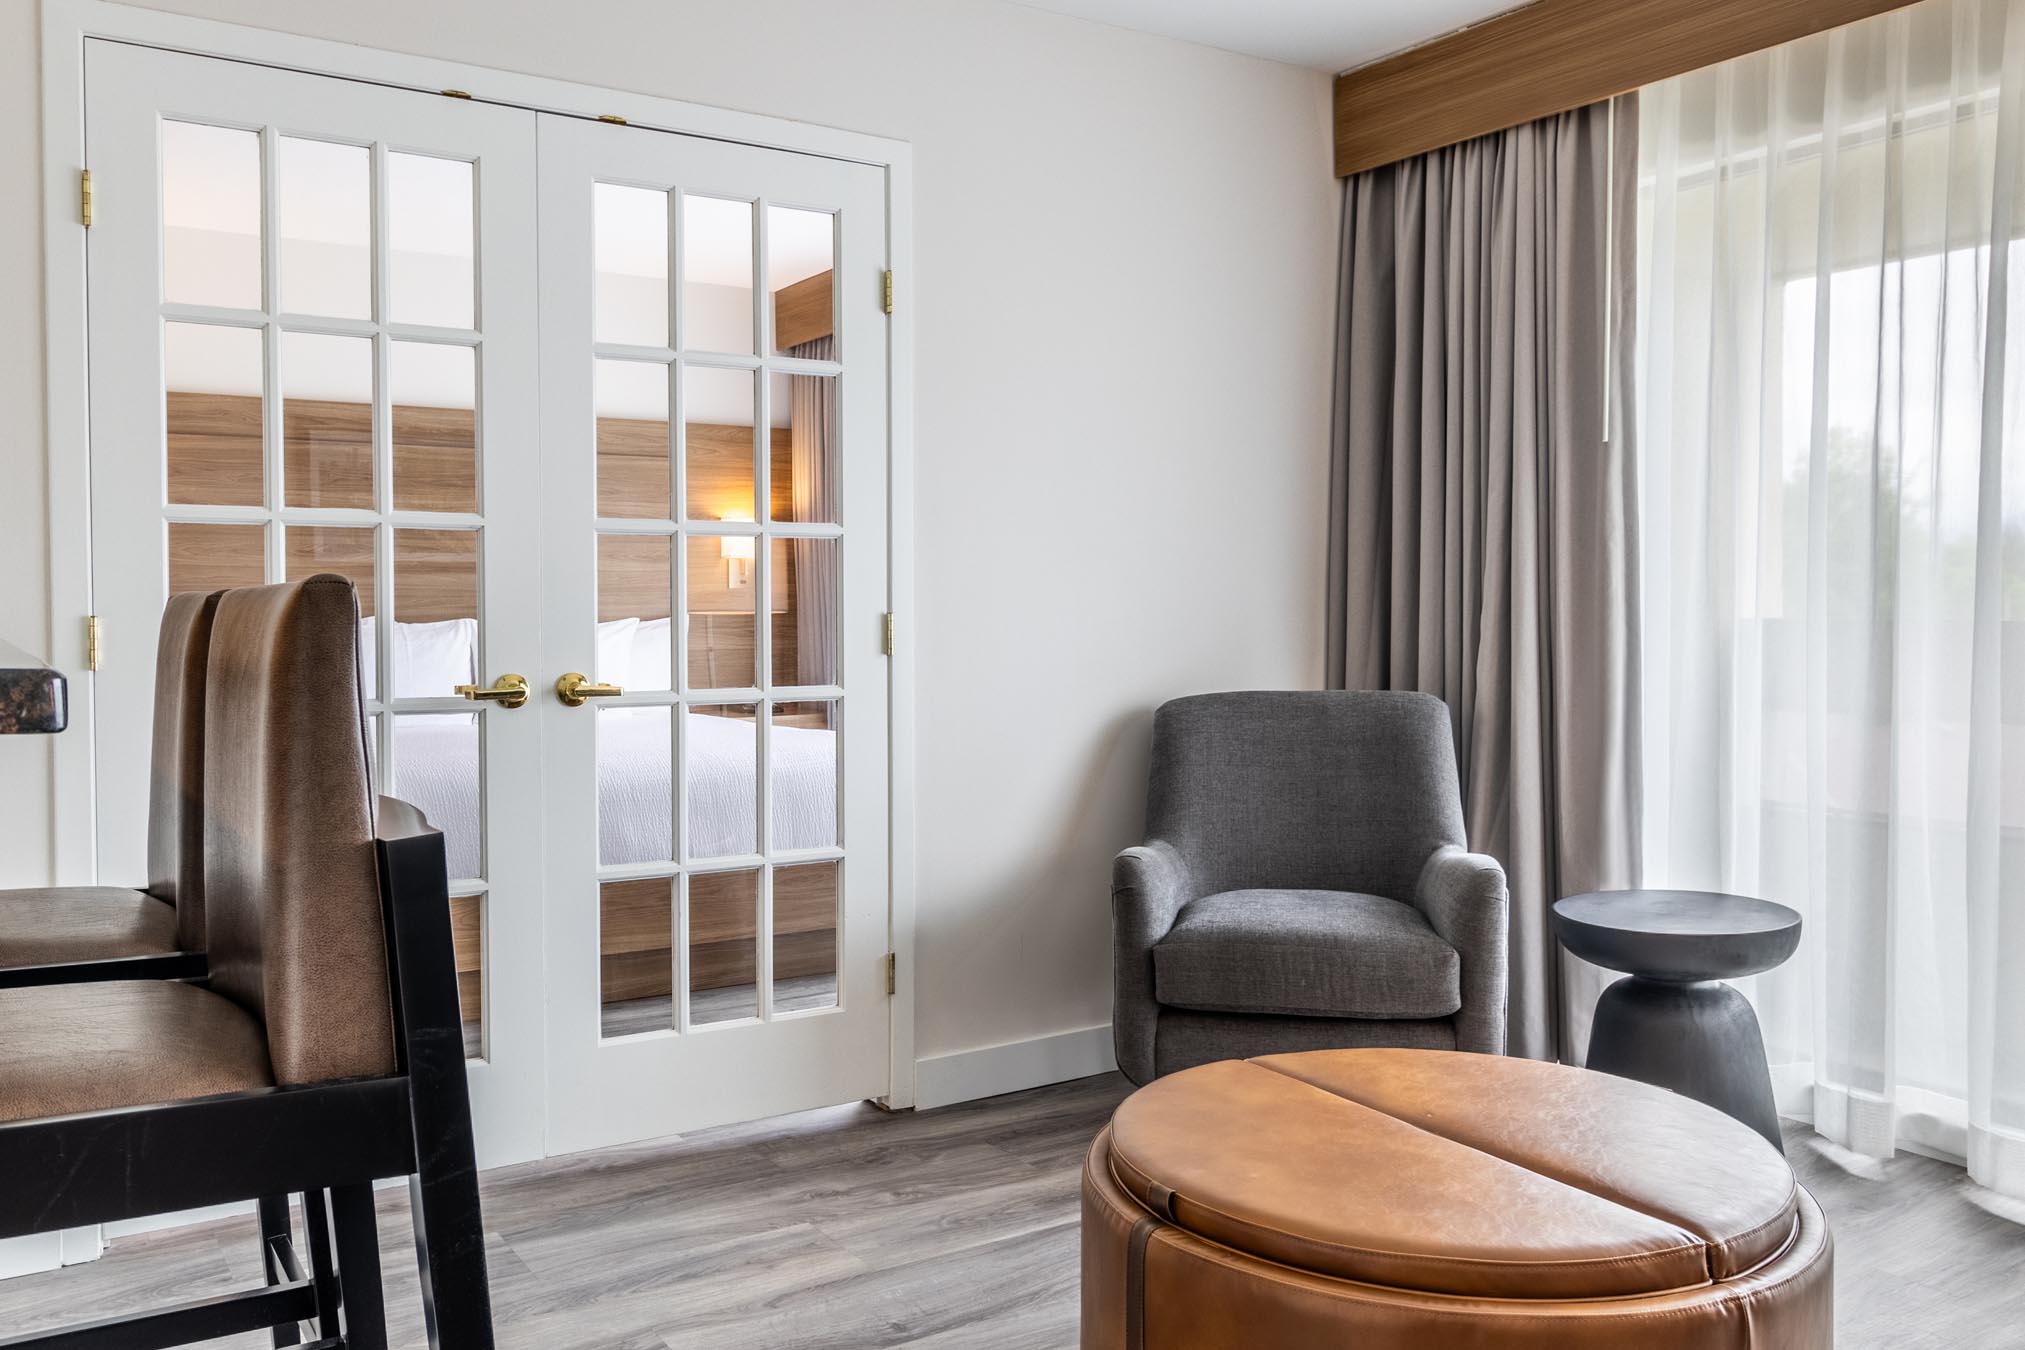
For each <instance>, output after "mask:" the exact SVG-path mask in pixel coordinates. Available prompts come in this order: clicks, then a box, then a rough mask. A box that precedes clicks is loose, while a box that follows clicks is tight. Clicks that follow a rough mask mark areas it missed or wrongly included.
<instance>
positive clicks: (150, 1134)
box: [0, 797, 493, 1350]
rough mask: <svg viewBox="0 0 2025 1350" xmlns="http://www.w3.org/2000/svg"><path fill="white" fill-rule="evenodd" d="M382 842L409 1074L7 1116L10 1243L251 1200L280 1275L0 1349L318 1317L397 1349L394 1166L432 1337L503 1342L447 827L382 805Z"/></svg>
mask: <svg viewBox="0 0 2025 1350" xmlns="http://www.w3.org/2000/svg"><path fill="white" fill-rule="evenodd" d="M374 848H375V853H376V855H377V858H378V865H379V880H380V903H381V912H382V915H383V917H384V920H385V926H386V938H387V957H388V973H389V975H390V976H391V984H392V992H393V1012H394V1036H395V1070H394V1072H393V1074H391V1075H389V1076H386V1077H382V1078H365V1079H352V1080H347V1081H343V1082H334V1083H318V1084H314V1085H312V1086H307V1087H289V1088H265V1089H261V1090H259V1091H254V1092H235V1093H228V1094H224V1095H220V1096H214V1097H199V1098H195V1099H192V1100H188V1101H178V1102H167V1103H163V1104H161V1105H157V1106H132V1107H124V1108H121V1109H118V1110H113V1111H97V1112H91V1113H87V1114H83V1115H72V1116H53V1117H48V1118H44V1119H36V1120H18V1121H10V1122H6V1123H0V1177H4V1178H5V1179H6V1180H5V1182H4V1184H0V1237H15V1236H19V1235H22V1234H28V1233H44V1232H50V1231H53V1230H57V1229H63V1228H73V1227H77V1226H80V1225H85V1224H97V1223H106V1222H110V1221H113V1220H117V1219H131V1218H139V1217H143V1216H147V1215H154V1214H166V1213H173V1212H175V1211H177V1210H184V1209H194V1208H198V1207H200V1206H205V1205H218V1204H226V1203H230V1202H234V1201H245V1200H255V1201H258V1202H259V1207H260V1217H261V1235H262V1242H263V1256H264V1259H265V1264H266V1267H267V1276H268V1280H269V1283H268V1284H267V1285H266V1286H265V1287H263V1288H259V1289H249V1290H245V1291H243V1292H237V1293H231V1294H224V1295H219V1296H216V1297H213V1298H207V1299H199V1300H196V1301H193V1302H190V1303H184V1304H179V1305H176V1306H173V1307H169V1308H162V1309H151V1310H148V1311H145V1312H139V1313H134V1314H130V1315H127V1316H122V1317H114V1318H107V1319H102V1320H100V1321H96V1322H90V1323H85V1324H81V1325H74V1326H69V1327H63V1328H58V1329H54V1330H49V1331H41V1332H33V1333H29V1334H26V1335H17V1336H11V1337H0V1350H27V1348H28V1347H34V1350H156V1348H157V1347H162V1348H166V1347H169V1346H177V1345H186V1344H189V1343H191V1342H195V1341H204V1340H210V1339H213V1338H216V1337H220V1336H229V1335H235V1334H238V1333H241V1332H246V1331H255V1330H260V1329H262V1328H272V1329H274V1334H275V1344H276V1345H293V1344H296V1343H297V1336H298V1334H299V1333H298V1332H297V1330H296V1329H297V1327H298V1326H299V1325H300V1324H301V1323H304V1322H312V1323H314V1324H315V1335H316V1337H317V1339H315V1340H313V1341H311V1342H310V1343H309V1346H310V1350H384V1347H385V1346H386V1323H385V1312H384V1307H383V1302H382V1293H381V1287H380V1269H379V1238H378V1224H377V1221H376V1219H375V1218H374V1212H373V1196H372V1184H373V1182H375V1181H378V1180H382V1179H386V1178H394V1177H407V1178H408V1184H409V1195H410V1199H411V1208H412V1212H413V1221H414V1228H415V1249H416V1255H417V1258H418V1260H419V1262H420V1265H421V1275H422V1305H423V1315H424V1319H425V1321H426V1323H427V1329H428V1336H429V1344H430V1345H431V1346H432V1347H438V1348H439V1350H491V1347H492V1344H493V1340H492V1315H491V1302H490V1296H489V1293H488V1287H487V1281H486V1270H485V1234H484V1227H483V1223H482V1220H481V1217H480V1212H479V1207H478V1168H477V1160H476V1158H475V1156H474V1154H473V1151H472V1142H471V1103H470V1098H469V1095H468V1093H467V1090H466V1085H465V1075H464V1029H463V1022H462V1018H461V1015H460V1012H459V1008H458V1000H457V977H456V966H455V963H454V959H453V956H452V952H451V945H450V900H449V881H448V876H447V873H446V870H445V860H444V850H443V836H442V833H441V832H440V831H439V830H437V829H436V828H434V827H433V826H431V825H430V824H429V823H428V821H427V820H425V819H424V818H423V816H422V814H421V812H419V811H417V810H416V809H415V808H414V807H412V806H410V805H409V804H408V803H406V802H403V801H400V800H399V799H397V798H393V797H381V798H380V799H379V815H378V829H377V831H376V839H375V845H374ZM193 960H194V962H196V963H199V969H198V971H197V974H196V976H195V978H196V982H198V983H201V982H202V968H201V963H202V962H203V957H202V956H201V955H193V954H190V953H182V954H178V955H175V956H161V957H143V958H135V959H129V960H119V961H92V962H84V963H80V964H79V965H74V966H29V967H19V968H16V969H14V970H9V971H0V985H11V986H24V985H45V984H54V983H76V982H78V981H80V980H86V979H101V980H102V979H148V978H164V979H189V978H193V976H192V974H191V973H190V972H191V963H192V961H193ZM326 1194H328V1197H329V1210H328V1212H326V1210H325V1196H326ZM290 1195H300V1196H302V1197H303V1213H304V1220H305V1224H304V1226H305V1228H306V1229H307V1230H308V1232H307V1236H308V1239H309V1245H310V1249H311V1250H310V1253H309V1256H310V1258H311V1259H310V1262H309V1264H308V1265H307V1267H305V1265H304V1264H303V1262H302V1259H301V1256H300V1255H299V1254H298V1253H297V1252H296V1250H295V1248H294V1245H293V1241H292V1238H291V1236H290V1222H289V1215H288V1209H287V1200H286V1198H285V1197H287V1196H290ZM340 1312H342V1319H340Z"/></svg>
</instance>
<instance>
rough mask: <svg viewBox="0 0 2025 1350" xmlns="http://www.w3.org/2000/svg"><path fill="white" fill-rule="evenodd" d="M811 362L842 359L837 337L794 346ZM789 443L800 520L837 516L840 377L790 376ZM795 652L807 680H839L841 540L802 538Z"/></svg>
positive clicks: (793, 350) (801, 680) (797, 575)
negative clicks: (838, 594) (838, 568)
mask: <svg viewBox="0 0 2025 1350" xmlns="http://www.w3.org/2000/svg"><path fill="white" fill-rule="evenodd" d="M789 354H790V355H792V356H801V357H806V358H808V359H809V360H811V361H834V360H836V359H837V339H836V338H835V337H834V336H831V337H819V338H811V339H810V340H809V341H807V342H804V343H800V344H799V345H797V346H795V347H793V348H791V349H790V352H789ZM788 400H789V404H788V444H789V446H790V450H791V453H792V456H793V459H792V463H793V466H794V508H795V515H794V518H795V519H796V520H821V521H834V520H836V518H837V382H836V380H835V379H833V378H830V377H828V376H819V375H790V376H789V377H788ZM794 551H795V586H796V594H795V651H796V653H797V657H796V661H797V664H798V665H799V667H800V671H799V673H798V674H797V675H796V677H795V678H796V680H797V681H798V682H799V683H801V684H835V683H836V682H837V605H838V604H839V603H840V601H839V599H838V596H837V545H836V544H835V543H834V542H833V541H828V540H816V539H797V540H795V541H794Z"/></svg>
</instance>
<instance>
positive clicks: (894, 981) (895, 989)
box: [886, 952, 900, 994]
mask: <svg viewBox="0 0 2025 1350" xmlns="http://www.w3.org/2000/svg"><path fill="white" fill-rule="evenodd" d="M886 992H887V993H889V994H897V993H899V992H900V958H899V956H898V955H896V954H895V953H893V952H887V953H886Z"/></svg>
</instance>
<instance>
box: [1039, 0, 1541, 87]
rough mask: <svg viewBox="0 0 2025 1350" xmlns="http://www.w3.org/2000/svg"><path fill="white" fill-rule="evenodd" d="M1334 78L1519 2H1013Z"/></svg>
mask: <svg viewBox="0 0 2025 1350" xmlns="http://www.w3.org/2000/svg"><path fill="white" fill-rule="evenodd" d="M1018 2H1019V3H1021V4H1025V5H1029V6H1031V7H1032V8H1034V9H1046V10H1052V11H1053V12H1055V13H1057V14H1071V15H1074V16H1076V17H1077V18H1082V19H1093V20H1095V21H1096V22H1098V23H1108V24H1111V25H1113V26H1115V27H1118V28H1133V29H1137V30H1138V31H1140V32H1142V33H1160V34H1162V35H1164V36H1167V37H1174V38H1180V39H1182V40H1183V41H1185V42H1199V43H1201V44H1203V45H1204V46H1206V47H1221V48H1223V49H1224V50H1225V51H1232V52H1243V53H1244V54H1245V55H1247V56H1263V57H1265V58H1267V59H1268V60H1272V61H1284V62H1286V63H1287V64H1288V65H1292V66H1311V67H1313V68H1314V69H1316V70H1326V71H1329V72H1331V73H1334V72H1336V71H1339V70H1348V69H1350V67H1352V66H1361V65H1363V64H1364V63H1365V62H1367V61H1375V60H1377V59H1378V58H1379V57H1381V56H1389V55H1391V54H1392V53H1393V52H1397V51H1403V50H1405V49H1406V48H1408V47H1411V46H1413V45H1415V44H1416V43H1421V42H1425V41H1427V40H1428V39H1429V38H1433V37H1440V36H1441V35H1442V34H1443V33H1447V32H1451V31H1453V30H1454V29H1457V28H1461V27H1463V26H1464V25H1465V24H1471V23H1475V22H1476V21H1477V20H1479V19H1483V18H1487V17H1489V16H1490V15H1492V14H1497V13H1501V12H1502V11H1504V10H1508V9H1514V8H1517V6H1518V4H1519V3H1521V2H1522V0H1248V3H1244V4H1233V3H1231V0H1018Z"/></svg>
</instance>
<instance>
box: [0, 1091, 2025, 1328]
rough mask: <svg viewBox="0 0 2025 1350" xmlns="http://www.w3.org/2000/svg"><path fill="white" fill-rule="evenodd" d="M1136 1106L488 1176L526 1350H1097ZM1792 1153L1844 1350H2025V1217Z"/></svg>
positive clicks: (1007, 1103) (1997, 1205)
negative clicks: (1086, 1278) (1114, 1151)
mask: <svg viewBox="0 0 2025 1350" xmlns="http://www.w3.org/2000/svg"><path fill="white" fill-rule="evenodd" d="M1126 1091H1127V1085H1126V1083H1125V1082H1124V1080H1123V1079H1121V1078H1119V1077H1117V1076H1115V1075H1112V1076H1107V1077H1102V1078H1091V1079H1085V1080H1083V1081H1081V1082H1076V1083H1065V1084H1061V1085H1059V1086H1056V1087H1050V1088H1041V1089H1038V1090H1036V1091H1033V1092H1024V1093H1019V1094H1016V1095H1014V1096H1009V1097H1000V1098H995V1099H993V1100H990V1101H985V1102H973V1103H970V1104H967V1105H964V1106H958V1107H951V1108H948V1109H945V1110H941V1111H926V1112H917V1113H903V1114H897V1115H886V1114H883V1113H881V1112H879V1111H876V1110H874V1109H873V1108H871V1107H869V1106H862V1107H840V1108H837V1109H835V1110H830V1111H816V1112H809V1113H807V1114H804V1115H797V1116H788V1117H783V1118H781V1119H778V1120H770V1121H762V1122H759V1123H757V1124H753V1125H741V1126H736V1127H733V1128H729V1129H723V1130H715V1131H710V1132H707V1133H702V1134H695V1135H688V1136H684V1137H682V1138H679V1139H667V1140H660V1141H657V1142H655V1143H652V1144H644V1145H639V1146H635V1147H630V1148H621V1149H611V1150H606V1151H603V1152H599V1153H590V1154H582V1155H579V1156H576V1157H571V1158H563V1159H556V1160H552V1161H549V1162H543V1163H536V1164H530V1165H528V1166H525V1167H518V1168H506V1169H502V1170H500V1171H496V1172H492V1173H488V1174H487V1175H486V1177H485V1181H484V1194H485V1217H486V1224H487V1227H488V1229H489V1231H490V1233H491V1241H490V1254H491V1265H492V1286H493V1306H494V1310H495V1315H496V1318H497V1321H498V1325H499V1339H500V1343H501V1345H502V1346H506V1347H526V1348H527V1350H535V1348H536V1347H539V1348H540V1350H577V1348H578V1347H583V1348H585V1350H588V1348H589V1347H599V1348H600V1350H691V1347H718V1346H723V1347H737V1350H800V1348H804V1347H818V1346H820V1347H874V1346H877V1347H897V1346H910V1347H924V1348H926V1347H938V1348H939V1347H962V1348H963V1350H997V1348H999V1347H1005V1348H1007V1350H1013V1348H1019V1350H1026V1348H1028V1347H1031V1348H1032V1350H1064V1348H1065V1347H1072V1346H1074V1345H1075V1342H1076V1300H1077V1289H1076V1286H1077V1232H1076V1225H1077V1168H1078V1164H1079V1162H1080V1160H1081V1157H1082V1153H1083V1150H1084V1148H1085V1147H1086V1146H1087V1145H1088V1143H1089V1141H1090V1138H1091V1136H1092V1135H1094V1134H1095V1133H1096V1131H1097V1128H1098V1126H1099V1125H1100V1124H1101V1123H1102V1122H1103V1120H1104V1119H1105V1117H1106V1116H1107V1115H1108V1114H1109V1113H1110V1111H1111V1109H1112V1107H1114V1106H1115V1105H1116V1104H1117V1102H1118V1101H1119V1100H1120V1099H1121V1098H1122V1097H1123V1096H1124V1095H1125V1093H1126ZM1788 1139H1789V1153H1790V1156H1791V1157H1792V1159H1793V1162H1794V1165H1795V1167H1796V1168H1797V1170H1798V1171H1799V1172H1800V1174H1801V1176H1802V1178H1803V1179H1804V1180H1805V1182H1806V1183H1807V1185H1808V1186H1809V1187H1810V1188H1811V1189H1812V1190H1813V1191H1814V1193H1815V1195H1816V1196H1818V1197H1819V1198H1820V1200H1821V1203H1822V1205H1823V1207H1824V1208H1825V1209H1826V1210H1827V1213H1828V1219H1829V1223H1830V1226H1831V1227H1832V1228H1833V1229H1834V1232H1835V1241H1836V1297H1837V1311H1838V1316H1837V1321H1838V1323H1839V1326H1840V1335H1839V1338H1838V1345H1839V1346H1840V1347H1841V1348H1842V1350H1872V1348H1873V1347H1876V1348H1877V1350H1883V1348H1884V1347H1891V1348H1892V1350H1939V1348H1940V1347H1949V1348H1950V1350H1969V1348H1973V1350H1993V1348H2001V1347H2018V1346H2025V1205H2019V1204H2008V1203H2007V1202H2004V1201H2002V1200H2000V1199H1997V1198H1995V1197H1992V1196H1990V1195H1989V1194H1988V1193H1986V1192H1982V1191H1979V1190H1978V1189H1977V1188H1975V1187H1972V1186H1970V1185H1969V1184H1968V1183H1967V1182H1966V1181H1965V1180H1964V1178H1963V1174H1962V1173H1961V1171H1960V1170H1959V1169H1957V1168H1954V1167H1950V1166H1947V1165H1946V1164H1943V1163H1938V1162H1933V1161H1931V1160H1929V1159H1926V1158H1920V1157H1914V1156H1911V1155H1901V1156H1900V1157H1898V1158H1897V1159H1895V1160H1893V1161H1892V1162H1889V1163H1886V1164H1883V1165H1881V1166H1880V1165H1876V1164H1872V1163H1869V1162H1866V1161H1864V1160H1860V1159H1850V1158H1846V1157H1843V1156H1841V1155H1839V1154H1838V1153H1837V1151H1836V1150H1834V1149H1833V1148H1831V1147H1829V1146H1826V1145H1824V1144H1822V1143H1821V1142H1820V1141H1818V1140H1814V1139H1812V1137H1811V1136H1809V1135H1808V1134H1807V1132H1806V1131H1805V1130H1804V1129H1802V1128H1801V1127H1799V1126H1790V1127H1789V1131H1788ZM380 1240H381V1246H382V1249H383V1250H384V1252H385V1254H386V1258H385V1260H386V1270H387V1284H388V1298H389V1305H390V1314H391V1317H392V1318H393V1321H394V1325H393V1327H392V1330H393V1333H394V1336H395V1341H396V1343H397V1344H405V1345H410V1346H419V1345H420V1344H421V1343H422V1341H421V1330H420V1325H421V1306H420V1302H419V1299H418V1295H417V1292H416V1285H415V1277H414V1257H413V1249H412V1247H411V1246H410V1242H411V1238H410V1235H409V1229H408V1216H407V1202H406V1196H405V1194H404V1193H402V1192H387V1193H384V1194H383V1196H382V1200H381V1209H380ZM258 1280H259V1259H258V1255H257V1246H256V1242H255V1239H254V1234H253V1228H252V1221H251V1219H245V1220H240V1219H233V1220H225V1221H220V1222H216V1223H211V1224H206V1225H203V1226H199V1227H189V1228H183V1229H178V1230H173V1231H168V1232H161V1233H153V1234H147V1235H143V1236H137V1237H129V1238H126V1239H123V1240H121V1241H119V1242H117V1243H115V1244H114V1245H113V1247H112V1248H111V1250H109V1251H108V1252H107V1253H106V1255H105V1256H104V1257H103V1258H102V1259H101V1260H99V1261H97V1262H94V1263H91V1264H88V1265H83V1266H74V1267H71V1268H70V1269H68V1270H63V1271H54V1272H50V1273H48V1274H43V1275H32V1276H27V1277H23V1278H20V1279H15V1280H5V1281H0V1334H5V1333H7V1332H12V1331H25V1330H32V1329H36V1328H40V1327H44V1326H50V1325H59V1324H62V1323H64V1322H69V1321H75V1320H77V1319H79V1318H82V1317H87V1316H91V1315H94V1314H95V1315H99V1316H104V1315H107V1314H111V1313H117V1312H124V1311H127V1310H130V1309H133V1308H136V1307H142V1306H147V1305H149V1304H160V1303H163V1302H167V1301H170V1300H173V1299H177V1298H187V1297H191V1296H196V1295H203V1294H211V1293H219V1292H224V1291H226V1290H228V1289H232V1288H236V1287H244V1286H246V1285H250V1284H255V1283H257V1282H258ZM220 1344H229V1345H231V1346H234V1347H240V1346H243V1347H246V1350H256V1348H257V1347H262V1346H265V1345H266V1344H267V1342H266V1340H265V1339H264V1338H262V1337H244V1338H240V1339H238V1340H234V1341H230V1342H220Z"/></svg>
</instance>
